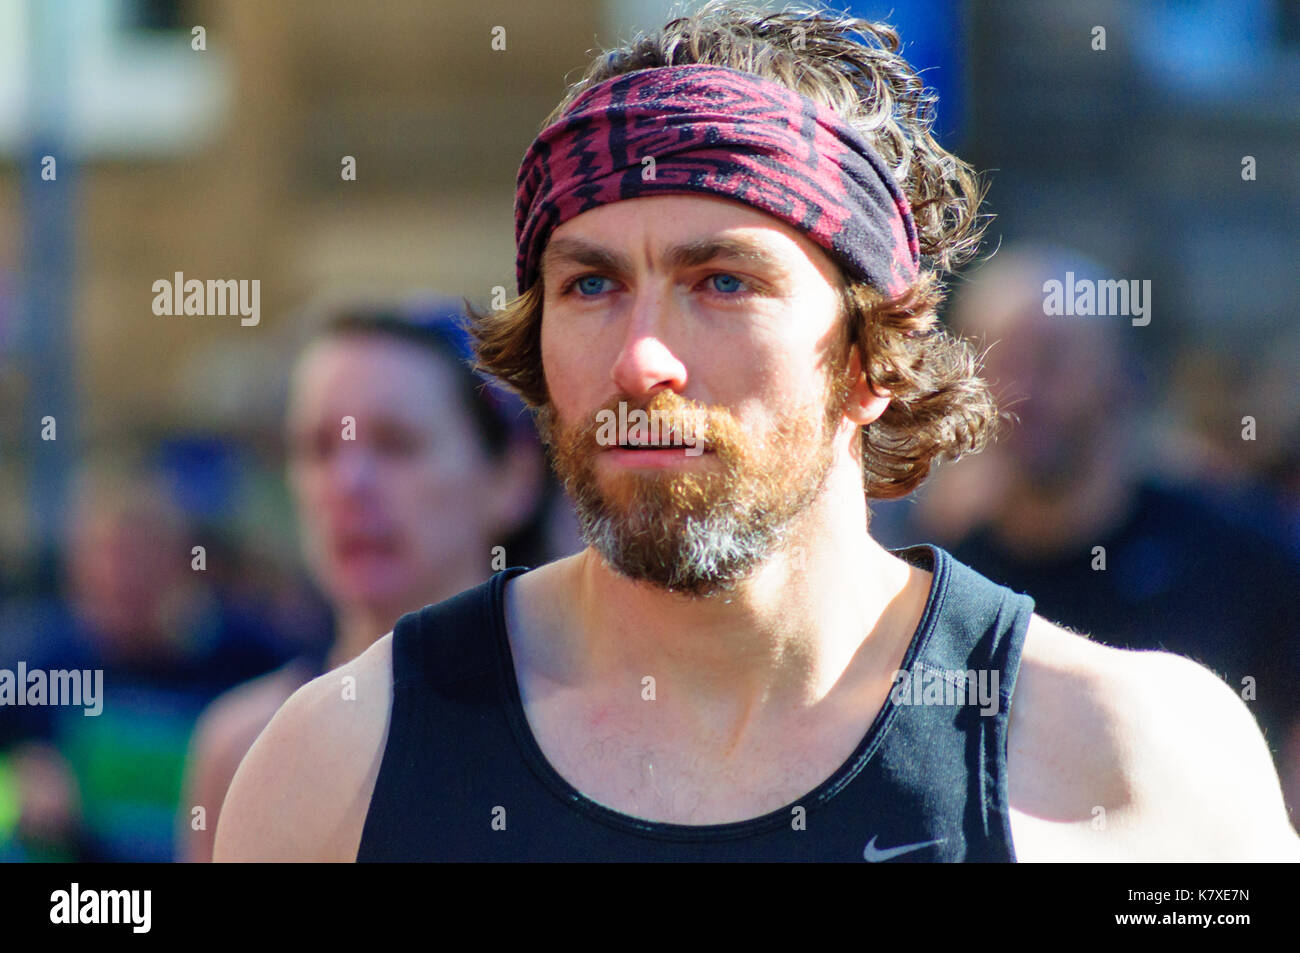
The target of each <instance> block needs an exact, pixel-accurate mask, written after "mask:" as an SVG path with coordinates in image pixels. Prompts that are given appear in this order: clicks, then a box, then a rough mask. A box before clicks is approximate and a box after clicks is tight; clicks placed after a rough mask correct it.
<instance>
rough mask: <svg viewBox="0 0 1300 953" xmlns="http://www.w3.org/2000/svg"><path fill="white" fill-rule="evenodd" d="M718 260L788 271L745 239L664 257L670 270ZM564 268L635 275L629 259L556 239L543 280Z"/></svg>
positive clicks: (696, 244)
mask: <svg viewBox="0 0 1300 953" xmlns="http://www.w3.org/2000/svg"><path fill="white" fill-rule="evenodd" d="M719 258H723V259H733V260H737V261H743V262H745V263H747V264H750V265H756V266H758V267H760V268H768V269H771V270H773V271H781V272H784V271H785V269H784V267H783V266H782V265H781V262H780V260H779V259H778V258H777V256H776V255H774V254H772V252H770V251H769V250H768V249H766V248H764V247H763V246H762V245H759V244H757V243H755V242H752V241H749V240H747V239H743V238H702V239H699V240H697V241H693V242H684V243H682V244H680V245H674V246H672V247H671V248H669V249H668V251H667V252H666V253H665V254H664V255H663V256H662V260H663V262H664V264H665V265H666V266H667V267H669V268H691V267H695V266H698V265H703V264H707V263H708V262H710V261H714V260H716V259H719ZM561 264H571V265H579V266H581V267H584V268H597V269H600V270H602V271H608V272H611V273H613V274H627V273H628V272H630V271H632V261H631V259H630V258H628V257H627V256H626V255H622V254H619V253H618V252H612V251H610V250H609V249H607V248H605V247H604V246H602V245H597V244H594V243H593V242H588V241H585V240H583V239H581V238H557V239H555V240H553V241H552V242H550V243H549V244H548V245H547V246H546V251H545V252H543V253H542V267H541V271H542V274H543V276H544V275H545V274H546V273H547V272H548V271H551V270H553V269H554V268H555V267H556V266H557V265H561Z"/></svg>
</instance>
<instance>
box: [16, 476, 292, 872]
mask: <svg viewBox="0 0 1300 953" xmlns="http://www.w3.org/2000/svg"><path fill="white" fill-rule="evenodd" d="M67 528H68V529H67V537H66V541H65V549H64V559H63V562H64V567H63V571H64V576H65V581H64V588H65V596H66V601H65V602H58V601H56V602H54V603H53V604H43V605H32V606H27V607H26V611H24V612H22V613H21V616H20V615H19V614H16V613H15V612H14V611H9V612H7V613H6V615H5V618H4V619H3V620H0V628H2V629H3V631H4V638H3V640H2V641H0V668H5V669H7V670H10V671H13V670H16V669H17V668H18V666H19V665H22V666H23V667H24V668H25V670H26V671H28V672H31V671H34V670H43V671H51V670H82V671H94V670H98V671H102V698H101V699H100V704H99V705H98V706H97V707H99V708H100V710H99V711H98V712H97V713H92V714H88V713H87V712H88V711H89V709H88V708H87V709H83V708H82V707H77V706H75V705H66V704H65V705H51V704H44V703H43V704H41V705H38V706H33V705H30V704H29V705H26V706H20V707H14V708H6V709H5V721H6V723H7V724H6V727H5V729H4V731H3V733H2V735H0V748H6V749H8V750H7V752H6V762H7V764H8V767H7V770H6V771H5V772H4V773H5V774H6V776H7V777H8V779H9V780H8V782H7V785H6V786H7V788H8V790H9V799H10V800H11V802H13V803H14V804H15V805H16V806H15V807H14V808H13V810H11V812H10V813H11V814H13V815H15V817H14V820H13V822H12V823H11V824H10V825H9V833H8V835H5V834H4V832H3V831H0V841H5V842H6V843H5V844H4V845H2V846H0V853H3V854H5V855H6V856H9V857H10V859H31V860H86V861H166V860H170V859H171V857H172V839H171V830H172V817H173V815H174V811H175V807H176V804H177V801H178V799H179V795H180V784H181V776H182V769H183V765H184V760H185V752H186V746H187V742H188V739H189V736H190V732H191V730H192V727H193V725H194V722H195V720H196V719H197V717H198V715H199V713H200V712H201V711H202V709H203V707H204V706H205V705H206V704H207V703H208V702H209V701H211V700H212V699H213V698H214V697H216V696H217V695H218V694H219V693H220V692H222V691H224V690H225V689H227V688H229V687H230V686H231V685H233V684H236V683H238V682H240V681H242V680H244V679H247V678H249V677H251V676H253V675H256V674H258V673H260V672H264V671H266V670H267V669H269V668H271V667H273V666H274V665H277V664H280V663H282V662H283V660H284V655H283V654H280V653H278V652H277V648H276V645H275V643H274V640H273V639H272V637H271V635H270V634H269V633H268V632H267V631H265V627H264V626H259V625H258V624H254V623H251V622H250V621H249V620H248V619H247V618H246V617H245V616H244V615H242V614H237V613H232V612H229V611H227V607H226V606H225V605H224V604H223V601H222V599H221V595H220V593H219V592H217V591H216V590H215V589H214V587H213V586H212V585H211V584H210V583H209V581H208V579H207V578H206V577H205V574H204V573H203V572H202V571H197V570H196V569H195V568H194V565H193V563H192V556H191V551H192V547H193V546H194V545H195V544H196V542H197V534H196V532H195V531H194V529H193V527H192V526H191V525H190V524H189V522H188V521H187V519H186V517H185V516H184V514H183V513H182V512H181V511H180V510H179V508H178V507H176V506H175V505H174V504H173V502H172V500H171V499H170V497H169V496H168V494H167V492H166V490H165V488H164V487H163V486H162V484H161V482H160V481H159V480H158V479H157V474H155V473H152V472H150V471H148V470H146V469H145V468H140V467H133V466H110V465H103V464H94V465H92V466H90V467H88V468H87V469H86V470H85V471H84V472H83V474H82V475H81V476H80V479H79V481H78V486H77V488H76V490H75V491H74V494H73V504H72V506H71V512H70V516H69V519H68V522H67ZM250 626H252V627H250Z"/></svg>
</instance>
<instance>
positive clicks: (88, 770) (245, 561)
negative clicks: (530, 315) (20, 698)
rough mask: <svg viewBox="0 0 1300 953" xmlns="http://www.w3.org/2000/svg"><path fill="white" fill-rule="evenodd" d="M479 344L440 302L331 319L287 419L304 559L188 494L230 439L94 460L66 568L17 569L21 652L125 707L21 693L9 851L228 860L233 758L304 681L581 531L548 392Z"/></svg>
mask: <svg viewBox="0 0 1300 953" xmlns="http://www.w3.org/2000/svg"><path fill="white" fill-rule="evenodd" d="M468 356H469V345H468V337H467V335H466V333H465V331H464V327H463V323H462V322H461V320H460V318H459V316H458V315H457V314H455V313H453V312H450V311H448V309H447V308H446V307H445V306H442V305H440V306H439V307H435V308H430V307H429V306H428V305H421V306H419V307H412V306H410V305H403V304H401V303H398V302H387V303H380V304H375V303H368V302H366V303H356V304H349V305H347V306H342V307H336V308H334V309H333V311H332V312H331V313H330V314H328V315H326V316H325V317H324V320H323V321H322V323H321V326H320V329H319V331H318V332H317V333H316V334H315V335H314V336H313V338H312V340H311V341H310V343H309V344H308V345H307V346H306V347H305V348H304V349H303V350H302V352H301V353H300V355H299V356H298V359H297V361H296V362H295V365H294V367H293V370H292V380H291V384H290V387H289V401H288V406H287V409H286V415H285V421H284V438H283V450H284V454H283V460H284V464H285V477H286V479H287V482H288V484H289V486H290V488H291V490H292V495H293V499H294V502H295V504H296V511H297V515H298V520H299V528H300V536H301V542H302V569H298V568H296V567H294V566H292V565H287V566H286V565H276V564H275V563H274V562H273V561H270V560H267V559H265V558H262V559H259V558H257V556H256V548H257V547H253V546H248V547H241V546H240V545H239V541H237V540H233V539H229V538H224V539H223V538H222V528H221V526H220V523H219V521H214V520H213V518H212V514H210V513H209V514H200V513H196V512H193V510H194V508H195V507H193V506H192V507H191V508H190V509H189V510H187V508H186V507H185V505H183V504H184V501H186V500H189V501H191V502H194V501H198V500H202V499H205V498H210V496H211V493H210V492H209V493H199V492H197V489H198V488H197V487H196V486H194V485H193V483H194V482H195V481H197V480H202V479H204V478H205V477H203V476H200V475H199V474H207V476H206V479H210V478H211V471H212V469H213V468H212V467H211V466H210V464H211V460H212V453H211V452H210V450H209V452H208V453H207V454H206V455H204V457H203V459H204V460H205V461H206V462H207V463H208V464H209V466H207V467H206V468H204V467H199V468H189V467H186V466H184V465H178V464H176V463H175V460H176V458H177V457H178V456H180V457H184V456H185V455H184V454H177V453H174V452H172V453H169V452H166V451H167V449H168V448H166V447H155V448H153V453H152V454H149V455H144V456H143V457H142V458H139V459H134V460H131V461H129V462H124V461H121V460H113V461H106V462H96V463H95V464H93V465H91V466H88V467H87V468H86V469H85V470H84V472H83V473H82V474H81V476H80V478H79V480H78V485H77V488H76V490H75V504H74V512H73V514H72V517H71V518H70V519H69V520H68V521H67V525H68V527H69V533H68V538H67V539H66V541H65V543H64V545H63V546H62V547H61V549H60V557H61V558H60V559H59V560H58V563H57V565H55V566H54V567H52V570H51V572H50V573H49V574H48V575H49V579H48V581H47V583H46V584H45V585H40V584H39V583H38V582H36V581H33V580H16V579H6V580H5V582H6V583H8V584H9V585H8V591H7V592H6V593H5V598H4V601H3V602H2V603H0V668H8V669H10V670H16V669H17V666H18V664H19V663H20V662H21V663H23V664H24V665H25V667H26V669H27V670H28V671H31V670H35V669H41V670H45V671H53V670H101V671H102V672H103V684H104V689H103V692H104V704H103V705H102V710H101V711H100V712H99V713H98V714H86V713H84V711H83V708H81V707H75V706H66V705H65V706H23V707H7V708H6V709H5V710H4V717H3V718H2V719H0V859H4V860H40V861H49V860H83V861H168V860H173V859H183V860H208V859H210V857H211V852H212V843H213V837H214V834H215V831H216V822H217V819H218V816H219V812H220V807H221V802H222V800H223V798H224V796H225V792H226V789H227V787H228V786H229V783H230V781H231V779H232V778H233V776H234V773H235V770H236V768H237V767H238V765H239V762H240V760H241V759H242V758H243V756H244V754H245V753H246V752H247V751H248V749H249V747H250V746H251V745H252V743H253V741H254V740H255V739H256V737H257V735H258V734H259V733H260V732H261V730H262V728H264V727H265V726H266V724H267V722H269V720H270V718H271V716H272V715H273V714H274V713H275V711H276V709H278V708H279V706H280V705H281V704H282V703H283V702H284V701H285V700H286V699H287V698H288V697H289V695H290V694H292V692H293V691H294V690H295V689H297V688H298V687H299V686H300V685H302V684H303V683H304V682H306V681H308V680H309V679H311V678H314V677H315V676H317V675H319V674H321V673H323V672H325V671H327V670H328V669H330V668H333V667H335V666H338V665H341V664H342V663H343V662H346V661H348V660H349V659H351V658H353V657H355V656H356V655H358V654H360V653H361V652H362V651H364V650H365V649H366V648H367V647H368V646H369V645H370V644H371V643H373V642H374V641H375V640H376V639H377V638H379V637H380V636H382V635H383V634H384V633H386V632H388V631H390V630H391V628H392V626H393V623H394V622H396V620H397V619H398V617H400V616H401V615H402V614H403V613H404V612H408V611H411V610H414V609H418V608H420V607H421V606H423V605H426V604H428V603H431V602H438V601H441V600H442V599H444V598H447V597H449V596H451V595H454V594H455V593H457V592H459V591H461V590H462V589H465V588H468V587H469V586H472V585H474V584H476V583H477V582H480V581H482V580H483V579H484V578H486V577H487V576H488V575H489V574H490V573H491V572H492V571H493V570H494V569H499V568H504V567H505V566H506V565H507V563H508V564H509V565H535V564H537V563H539V562H542V561H545V560H547V559H550V558H554V557H556V556H559V555H564V554H565V553H567V552H570V551H572V550H573V549H575V548H576V547H577V545H578V544H577V540H576V535H575V530H574V524H573V521H572V517H571V515H570V514H568V513H567V511H566V510H565V508H564V507H563V505H562V504H560V502H559V500H560V497H559V496H558V494H557V493H556V492H555V488H554V487H553V486H551V484H550V482H549V480H548V478H547V475H546V469H545V466H544V461H543V459H542V455H541V450H540V447H539V445H538V442H537V440H536V437H535V435H534V433H533V431H532V427H531V423H530V422H529V420H528V417H527V414H526V411H524V409H523V407H522V405H521V404H519V403H518V402H516V401H514V400H513V399H511V398H510V397H509V396H508V395H506V394H504V393H502V392H500V391H498V390H496V389H495V388H493V387H491V386H488V385H486V383H485V382H484V381H483V380H481V379H480V378H478V377H477V375H475V373H474V372H473V371H472V370H470V368H469V365H468V360H467V359H468ZM245 459H251V458H249V457H246V458H245ZM247 466H248V464H245V467H247ZM190 472H193V473H194V474H196V475H195V477H194V479H193V480H191V481H189V482H188V483H187V482H186V479H185V475H186V474H187V473H190ZM225 473H226V479H228V480H232V481H236V482H240V481H242V482H245V483H248V482H252V483H256V482H257V481H256V480H255V479H252V475H251V474H249V473H243V472H241V468H240V467H238V466H231V467H226V468H225ZM209 489H210V488H209ZM225 495H226V496H228V497H229V500H230V505H232V506H238V505H241V504H247V503H248V500H247V499H246V498H243V497H242V496H241V494H240V493H239V492H238V491H237V489H235V488H232V489H231V491H230V492H229V493H227V494H225ZM217 515H218V516H219V515H220V513H218V514H217Z"/></svg>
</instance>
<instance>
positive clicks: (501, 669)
mask: <svg viewBox="0 0 1300 953" xmlns="http://www.w3.org/2000/svg"><path fill="white" fill-rule="evenodd" d="M919 550H928V551H929V554H930V566H929V569H930V571H931V572H932V573H933V578H932V579H931V580H930V592H929V594H928V595H927V596H926V602H925V609H924V611H923V612H922V613H921V620H920V622H918V623H917V626H916V629H915V631H914V632H913V633H912V637H911V641H910V642H909V643H908V646H907V651H906V652H905V653H904V655H903V661H902V663H901V664H900V670H905V671H908V672H911V671H912V667H913V665H915V663H916V660H917V659H918V658H919V657H920V656H921V655H922V654H923V653H924V651H925V649H926V647H927V645H928V643H929V642H930V638H931V636H932V635H933V633H934V631H935V627H936V624H937V622H938V619H939V616H940V613H941V611H942V608H943V600H944V595H945V593H946V591H947V586H948V576H949V559H950V557H949V556H948V554H947V553H946V552H945V551H944V550H943V549H941V548H940V547H938V546H935V545H933V544H930V543H923V544H920V545H916V546H908V547H904V548H901V549H894V550H890V552H891V553H893V554H894V555H895V556H898V557H899V558H901V559H903V560H904V561H905V562H908V563H911V564H912V565H914V566H917V567H918V568H926V567H924V566H922V565H918V564H917V563H916V562H915V560H914V559H912V558H909V556H915V555H916V554H917V551H919ZM528 571H529V570H528V569H527V568H524V567H513V568H510V569H505V570H502V571H500V572H498V573H497V574H496V575H494V576H493V577H492V579H491V584H490V593H489V600H490V614H491V616H492V619H491V627H492V642H493V644H494V645H495V647H496V650H497V652H496V654H497V663H498V674H499V676H500V679H501V684H502V688H503V690H504V693H505V699H504V708H505V712H506V716H507V720H508V721H509V723H510V729H511V733H512V734H513V735H514V737H515V742H516V743H517V744H518V746H519V749H520V751H521V752H522V754H523V756H524V759H525V761H526V762H527V763H528V765H529V766H530V767H531V769H532V770H533V772H534V773H535V774H536V775H537V777H538V778H539V779H540V780H541V781H542V783H543V784H544V785H545V786H546V787H547V788H548V789H550V790H551V792H552V793H554V794H555V795H557V796H558V797H559V798H560V800H561V801H562V802H564V803H566V804H568V805H569V806H571V807H572V808H574V809H576V810H578V811H580V812H581V813H583V814H585V815H587V816H588V817H590V818H592V819H593V820H596V821H598V822H600V823H603V824H606V825H608V826H610V827H614V828H617V829H619V830H624V831H628V832H631V833H634V834H641V835H644V836H650V837H657V838H662V839H667V840H675V841H718V840H731V839H733V838H741V837H748V836H751V835H753V834H756V833H760V832H763V831H767V830H772V829H775V828H777V827H781V826H783V825H786V824H789V823H790V819H791V816H792V812H793V810H794V808H795V807H800V806H802V807H804V808H805V809H806V811H807V812H808V813H809V814H811V813H812V812H813V810H814V809H816V808H819V807H821V806H823V805H825V804H826V803H827V802H829V801H830V800H831V798H833V797H835V796H836V795H837V794H838V793H839V792H840V791H842V790H843V789H844V788H846V787H847V786H848V785H849V784H850V783H851V782H852V781H853V779H854V778H856V777H857V776H858V774H859V773H861V771H862V769H863V768H864V767H866V765H867V763H868V762H869V761H870V760H871V759H872V757H873V756H874V755H875V754H876V752H877V751H878V750H879V749H880V746H881V745H882V744H883V743H884V740H885V737H886V735H887V734H888V731H889V727H890V725H891V724H892V723H893V721H894V718H895V717H896V713H897V711H898V708H899V705H897V704H896V703H895V701H894V700H893V697H892V695H893V693H892V692H891V693H890V694H889V695H887V696H886V698H885V702H884V704H883V705H881V707H880V710H879V711H877V712H876V715H875V717H874V718H873V719H872V722H871V724H870V726H868V728H867V730H866V733H865V734H864V735H863V736H862V738H861V740H860V741H859V742H858V745H857V747H856V748H855V749H854V751H853V753H852V754H850V755H849V757H848V758H847V759H846V760H845V761H844V762H842V763H841V764H840V766H839V767H837V768H836V769H835V770H834V771H832V772H831V774H830V776H829V777H827V778H826V779H825V780H824V781H822V782H821V783H820V784H818V785H817V786H816V787H814V788H813V789H812V790H811V791H809V792H808V793H807V794H805V795H803V796H802V797H799V798H796V799H795V800H793V801H791V802H790V803H789V804H787V805H785V806H784V807H779V808H777V809H776V810H773V811H769V812H767V813H766V814H760V815H758V816H756V817H751V818H746V819H744V820H739V821H727V822H725V823H720V824H677V823H670V822H667V821H652V820H647V819H644V818H639V817H636V816H634V815H631V814H624V813H623V812H621V811H616V810H614V809H613V808H610V807H606V806H605V805H603V804H600V803H599V802H597V801H593V800H592V799H591V798H589V797H587V796H586V795H585V794H583V793H582V792H581V791H579V790H578V789H577V788H575V787H574V786H573V785H572V784H570V783H569V782H568V781H567V780H566V779H565V778H564V777H563V776H562V775H561V774H560V773H559V772H558V771H557V770H556V769H555V768H554V767H553V766H552V765H551V763H550V761H549V760H547V758H546V755H545V754H543V752H542V749H541V746H540V745H538V743H537V739H536V737H535V736H534V735H533V730H532V726H530V725H529V724H528V717H527V715H526V713H525V712H524V706H523V699H522V697H521V696H520V693H519V681H518V675H517V673H516V671H515V665H514V655H513V653H512V651H511V648H510V640H509V637H508V635H507V633H506V624H505V584H506V583H507V582H508V581H509V580H511V579H513V578H515V577H516V576H520V575H522V574H523V573H525V572H528Z"/></svg>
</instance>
